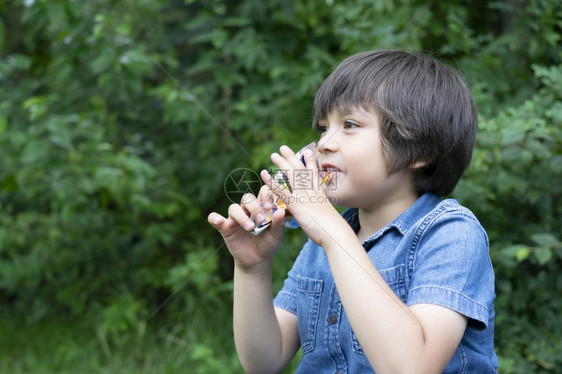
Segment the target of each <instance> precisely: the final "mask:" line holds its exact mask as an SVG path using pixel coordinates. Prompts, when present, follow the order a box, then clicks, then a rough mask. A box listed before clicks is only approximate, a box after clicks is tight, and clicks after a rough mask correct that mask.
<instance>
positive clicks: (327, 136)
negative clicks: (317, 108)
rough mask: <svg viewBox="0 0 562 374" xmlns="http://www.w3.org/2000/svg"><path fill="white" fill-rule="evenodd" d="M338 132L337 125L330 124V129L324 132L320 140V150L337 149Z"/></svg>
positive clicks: (324, 151) (323, 151)
mask: <svg viewBox="0 0 562 374" xmlns="http://www.w3.org/2000/svg"><path fill="white" fill-rule="evenodd" d="M337 132H338V128H337V127H336V126H330V127H329V128H328V130H327V131H326V132H325V133H324V134H322V137H321V138H320V140H318V152H320V153H327V152H335V151H337V149H338V143H337Z"/></svg>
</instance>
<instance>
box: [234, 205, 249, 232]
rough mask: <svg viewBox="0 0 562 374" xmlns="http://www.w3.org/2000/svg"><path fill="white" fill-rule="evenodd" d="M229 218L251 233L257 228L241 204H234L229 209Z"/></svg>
mask: <svg viewBox="0 0 562 374" xmlns="http://www.w3.org/2000/svg"><path fill="white" fill-rule="evenodd" d="M228 218H230V219H232V220H234V221H235V222H236V223H238V224H239V225H240V226H242V227H243V228H244V230H246V231H250V230H252V229H253V228H254V227H255V224H254V222H253V221H252V220H251V219H250V217H249V216H248V213H246V211H244V209H243V208H242V206H240V205H239V204H232V205H230V206H229V207H228Z"/></svg>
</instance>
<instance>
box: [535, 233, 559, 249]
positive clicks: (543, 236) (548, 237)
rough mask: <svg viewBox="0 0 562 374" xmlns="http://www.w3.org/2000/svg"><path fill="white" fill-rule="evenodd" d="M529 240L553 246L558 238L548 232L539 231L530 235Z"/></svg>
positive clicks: (541, 244)
mask: <svg viewBox="0 0 562 374" xmlns="http://www.w3.org/2000/svg"><path fill="white" fill-rule="evenodd" d="M531 240H532V241H533V242H535V243H536V244H538V245H540V246H545V247H548V246H554V245H556V244H558V243H559V241H558V239H557V238H556V237H555V236H554V235H552V234H551V233H548V232H541V233H536V234H533V235H531Z"/></svg>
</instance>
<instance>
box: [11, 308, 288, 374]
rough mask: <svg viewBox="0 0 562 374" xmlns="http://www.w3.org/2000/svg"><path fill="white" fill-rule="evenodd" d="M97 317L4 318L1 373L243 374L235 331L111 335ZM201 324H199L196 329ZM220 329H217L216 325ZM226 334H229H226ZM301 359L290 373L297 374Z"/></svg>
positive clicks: (144, 330) (149, 329)
mask: <svg viewBox="0 0 562 374" xmlns="http://www.w3.org/2000/svg"><path fill="white" fill-rule="evenodd" d="M94 320H95V319H94V318H93V317H90V318H62V317H61V318H47V319H43V320H40V321H30V320H29V319H28V318H27V317H26V316H24V315H17V314H15V313H11V314H10V313H9V312H8V311H6V310H5V309H4V310H3V311H2V312H1V313H0V331H1V333H0V374H55V373H56V374H90V373H92V374H94V373H95V374H156V373H157V374H168V373H169V374H178V373H190V374H192V373H193V374H208V373H221V374H239V373H244V371H243V370H242V368H241V367H240V364H239V363H238V360H237V358H236V355H235V352H234V344H233V341H232V340H233V339H232V336H231V330H224V329H221V331H222V332H220V333H217V331H207V332H206V333H205V334H202V333H201V329H200V328H198V327H195V328H189V326H188V325H187V324H186V325H180V324H178V325H176V326H173V327H171V328H170V327H163V326H156V325H147V324H146V323H141V324H139V325H138V326H137V329H136V331H132V330H131V331H128V332H126V333H122V334H119V335H118V336H115V334H113V335H110V334H106V333H104V332H102V330H101V328H100V327H99V326H96V323H95V322H94ZM194 325H195V324H194ZM215 327H216V326H215ZM223 330H224V331H223ZM295 368H296V360H294V362H293V363H292V364H291V365H290V366H289V367H288V368H287V369H286V370H285V371H284V373H286V374H288V373H293V372H294V370H295Z"/></svg>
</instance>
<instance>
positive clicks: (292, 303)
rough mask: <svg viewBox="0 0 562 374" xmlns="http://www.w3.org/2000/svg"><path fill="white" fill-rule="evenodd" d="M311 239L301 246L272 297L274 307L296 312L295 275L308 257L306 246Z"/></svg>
mask: <svg viewBox="0 0 562 374" xmlns="http://www.w3.org/2000/svg"><path fill="white" fill-rule="evenodd" d="M311 243H312V241H310V239H309V241H308V242H307V243H306V244H305V245H304V246H303V249H302V250H301V252H300V253H299V255H298V256H297V258H296V260H295V262H294V264H293V267H292V268H291V270H289V273H288V274H287V278H286V279H285V281H284V282H283V287H282V288H281V290H280V291H279V292H278V293H277V295H276V296H275V298H274V299H273V305H274V306H275V307H278V308H281V309H285V310H286V311H288V312H290V313H293V314H295V315H296V314H297V275H298V274H301V273H302V269H303V267H304V266H305V262H306V258H307V257H308V254H307V253H308V252H309V251H308V250H307V249H308V247H309V246H310V245H311Z"/></svg>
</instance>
